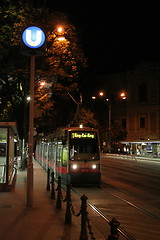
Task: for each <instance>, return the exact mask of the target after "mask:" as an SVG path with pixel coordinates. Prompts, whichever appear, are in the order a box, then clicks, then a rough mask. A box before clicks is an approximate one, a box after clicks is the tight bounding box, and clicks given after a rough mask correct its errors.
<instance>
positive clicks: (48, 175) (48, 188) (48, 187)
mask: <svg viewBox="0 0 160 240" xmlns="http://www.w3.org/2000/svg"><path fill="white" fill-rule="evenodd" d="M46 191H50V169H49V168H48V170H47V186H46Z"/></svg>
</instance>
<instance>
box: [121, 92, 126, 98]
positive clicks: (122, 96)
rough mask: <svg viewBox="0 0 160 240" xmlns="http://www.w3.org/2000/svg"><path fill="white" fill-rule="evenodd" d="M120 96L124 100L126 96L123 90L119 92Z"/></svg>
mask: <svg viewBox="0 0 160 240" xmlns="http://www.w3.org/2000/svg"><path fill="white" fill-rule="evenodd" d="M120 97H121V98H122V99H123V100H125V99H126V98H127V97H126V94H125V92H122V93H121V94H120Z"/></svg>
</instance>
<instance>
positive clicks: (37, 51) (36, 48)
mask: <svg viewBox="0 0 160 240" xmlns="http://www.w3.org/2000/svg"><path fill="white" fill-rule="evenodd" d="M45 40H46V36H45V33H44V32H43V30H42V29H40V28H39V27H36V26H31V27H28V28H26V29H25V30H24V31H23V33H22V41H23V45H22V53H23V54H24V55H29V56H31V55H35V56H40V55H43V54H44V52H45Z"/></svg>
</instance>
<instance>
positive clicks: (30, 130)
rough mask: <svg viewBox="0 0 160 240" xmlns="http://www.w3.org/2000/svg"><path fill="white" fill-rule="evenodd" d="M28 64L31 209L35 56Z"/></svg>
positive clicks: (29, 196) (30, 203)
mask: <svg viewBox="0 0 160 240" xmlns="http://www.w3.org/2000/svg"><path fill="white" fill-rule="evenodd" d="M30 59H31V62H30V106H29V161H28V168H27V207H33V130H34V116H33V113H34V73H35V56H31V58H30Z"/></svg>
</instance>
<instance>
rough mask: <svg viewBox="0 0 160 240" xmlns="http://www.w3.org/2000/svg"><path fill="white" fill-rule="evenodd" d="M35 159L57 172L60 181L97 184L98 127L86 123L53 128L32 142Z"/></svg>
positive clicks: (98, 174)
mask: <svg viewBox="0 0 160 240" xmlns="http://www.w3.org/2000/svg"><path fill="white" fill-rule="evenodd" d="M35 159H36V160H37V161H38V162H39V163H40V165H41V166H42V167H43V168H44V169H45V170H47V169H48V168H49V169H50V170H51V171H54V173H55V178H58V176H61V178H62V182H63V183H64V184H69V183H70V184H72V185H90V184H91V185H99V184H100V180H101V173H100V143H99V135H98V130H96V129H93V128H88V127H68V128H61V129H57V131H56V133H52V134H50V135H48V136H47V137H46V138H45V139H42V140H41V141H39V142H38V143H37V144H36V151H35Z"/></svg>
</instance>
